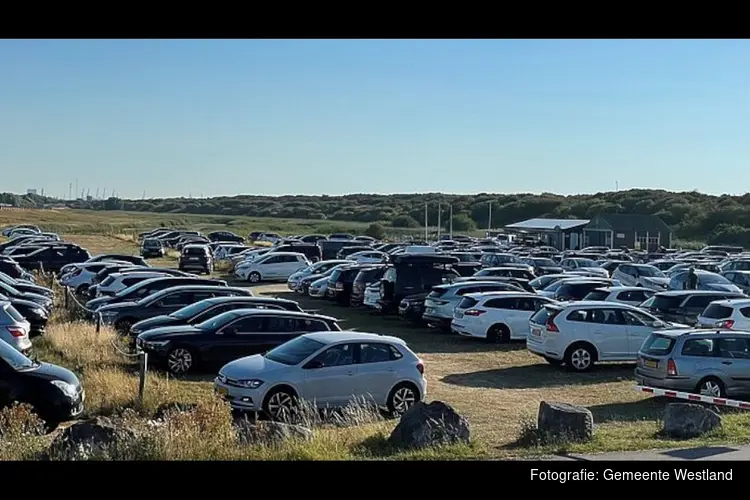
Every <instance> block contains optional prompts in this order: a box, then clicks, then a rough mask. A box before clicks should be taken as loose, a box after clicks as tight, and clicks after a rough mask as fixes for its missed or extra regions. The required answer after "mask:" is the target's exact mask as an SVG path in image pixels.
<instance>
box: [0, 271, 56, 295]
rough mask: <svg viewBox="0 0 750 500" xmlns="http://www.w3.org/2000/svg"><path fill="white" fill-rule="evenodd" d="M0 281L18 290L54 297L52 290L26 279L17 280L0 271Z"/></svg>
mask: <svg viewBox="0 0 750 500" xmlns="http://www.w3.org/2000/svg"><path fill="white" fill-rule="evenodd" d="M0 281H2V282H3V283H5V284H6V285H10V286H12V287H13V288H15V289H16V290H18V291H19V292H22V293H23V292H28V293H36V294H38V295H44V296H45V297H49V298H50V299H51V298H52V297H54V295H55V294H54V292H53V291H52V290H51V289H49V288H47V287H44V286H39V285H35V284H33V283H29V282H28V281H23V280H17V279H14V278H11V277H10V276H8V275H7V274H5V273H0Z"/></svg>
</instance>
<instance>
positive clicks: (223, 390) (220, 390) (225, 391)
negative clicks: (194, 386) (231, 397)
mask: <svg viewBox="0 0 750 500" xmlns="http://www.w3.org/2000/svg"><path fill="white" fill-rule="evenodd" d="M216 392H217V393H219V394H220V395H221V396H226V395H227V394H229V389H227V388H226V387H217V388H216Z"/></svg>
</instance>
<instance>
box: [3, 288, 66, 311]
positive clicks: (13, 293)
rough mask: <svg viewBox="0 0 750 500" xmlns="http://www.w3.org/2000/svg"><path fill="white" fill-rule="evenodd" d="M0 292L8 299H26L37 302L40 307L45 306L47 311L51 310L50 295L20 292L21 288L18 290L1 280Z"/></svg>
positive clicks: (51, 300)
mask: <svg viewBox="0 0 750 500" xmlns="http://www.w3.org/2000/svg"><path fill="white" fill-rule="evenodd" d="M0 294H2V295H5V296H6V297H8V298H10V299H21V300H28V301H31V302H34V303H36V304H39V305H40V306H41V307H43V308H45V309H46V310H48V311H51V310H52V305H53V299H52V297H47V296H46V295H41V294H38V293H31V292H22V291H21V290H18V289H17V288H15V287H13V286H10V285H8V284H7V283H4V282H2V281H0Z"/></svg>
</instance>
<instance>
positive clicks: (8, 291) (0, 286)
mask: <svg viewBox="0 0 750 500" xmlns="http://www.w3.org/2000/svg"><path fill="white" fill-rule="evenodd" d="M0 290H2V291H3V292H4V293H5V295H13V296H17V295H21V292H19V291H18V290H16V289H15V288H13V287H12V286H10V285H9V284H7V283H3V282H2V281H0Z"/></svg>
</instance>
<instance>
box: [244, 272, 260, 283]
mask: <svg viewBox="0 0 750 500" xmlns="http://www.w3.org/2000/svg"><path fill="white" fill-rule="evenodd" d="M247 281H249V282H250V283H259V282H260V273H259V272H257V271H253V272H251V273H250V274H249V275H248V277H247Z"/></svg>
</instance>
